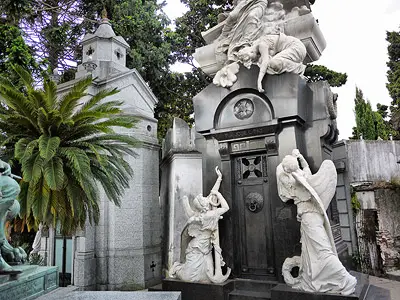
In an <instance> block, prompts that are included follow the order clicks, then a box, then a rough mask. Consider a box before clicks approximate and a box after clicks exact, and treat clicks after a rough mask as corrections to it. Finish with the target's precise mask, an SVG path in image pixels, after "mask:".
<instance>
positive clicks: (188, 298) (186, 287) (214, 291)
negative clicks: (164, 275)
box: [162, 279, 234, 300]
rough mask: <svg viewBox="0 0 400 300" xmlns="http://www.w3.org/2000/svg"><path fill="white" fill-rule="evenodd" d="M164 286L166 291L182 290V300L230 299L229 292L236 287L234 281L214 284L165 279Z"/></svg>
mask: <svg viewBox="0 0 400 300" xmlns="http://www.w3.org/2000/svg"><path fill="white" fill-rule="evenodd" d="M162 288H163V290H164V291H181V292H182V300H205V299H207V300H228V294H229V293H230V292H231V291H232V290H233V289H234V281H233V280H227V281H226V282H224V283H221V284H214V283H198V282H184V281H180V280H174V279H164V280H163V282H162Z"/></svg>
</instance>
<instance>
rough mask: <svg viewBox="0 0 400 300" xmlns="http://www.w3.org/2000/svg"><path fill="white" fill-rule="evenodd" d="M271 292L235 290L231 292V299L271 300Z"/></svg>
mask: <svg viewBox="0 0 400 300" xmlns="http://www.w3.org/2000/svg"><path fill="white" fill-rule="evenodd" d="M270 299H271V292H255V291H248V290H233V291H232V292H230V293H229V300H270Z"/></svg>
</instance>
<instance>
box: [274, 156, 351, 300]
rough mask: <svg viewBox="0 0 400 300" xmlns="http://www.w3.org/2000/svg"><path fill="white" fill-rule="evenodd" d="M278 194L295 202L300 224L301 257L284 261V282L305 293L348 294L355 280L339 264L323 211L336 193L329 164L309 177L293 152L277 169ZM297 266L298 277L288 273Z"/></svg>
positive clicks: (334, 178)
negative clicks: (298, 269)
mask: <svg viewBox="0 0 400 300" xmlns="http://www.w3.org/2000/svg"><path fill="white" fill-rule="evenodd" d="M276 176H277V181H278V193H279V197H280V198H281V199H282V201H284V202H286V201H288V200H290V199H293V200H294V203H295V204H296V205H297V218H298V220H299V221H300V222H301V225H300V232H301V256H300V257H298V256H295V257H292V258H287V259H286V260H285V262H284V263H283V267H282V273H283V276H284V279H285V282H286V283H287V284H288V285H289V286H291V287H292V288H294V289H298V290H303V291H306V292H320V293H338V294H342V295H350V294H352V293H353V292H354V289H355V286H356V284H357V280H356V278H355V277H353V276H351V275H350V274H349V273H348V272H347V271H346V269H345V268H344V266H343V265H342V263H341V262H340V260H339V258H338V256H337V253H336V248H335V242H334V240H333V236H332V230H331V227H330V224H329V220H328V216H327V215H326V209H327V208H328V206H329V203H330V202H331V200H332V197H333V196H334V194H335V190H336V182H337V174H336V168H335V165H334V164H333V162H332V161H330V160H325V161H324V162H323V163H322V164H321V167H320V169H319V170H318V172H317V173H316V174H314V175H313V174H311V171H310V168H309V166H308V163H307V161H306V160H305V159H304V157H303V155H301V154H300V152H299V150H297V149H295V150H293V152H292V155H287V156H285V158H284V159H283V160H282V163H281V164H279V166H278V167H277V169H276ZM294 266H299V267H300V271H299V276H298V277H296V278H293V277H292V276H291V274H290V271H291V269H292V268H293V267H294Z"/></svg>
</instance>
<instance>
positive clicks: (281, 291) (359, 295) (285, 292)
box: [271, 271, 369, 300]
mask: <svg viewBox="0 0 400 300" xmlns="http://www.w3.org/2000/svg"><path fill="white" fill-rule="evenodd" d="M350 274H351V275H353V276H355V277H356V278H357V285H356V290H355V292H354V293H353V294H352V295H348V296H343V295H339V294H328V293H308V292H303V291H299V290H295V289H292V288H291V287H289V286H288V285H286V284H278V285H277V286H275V287H274V288H272V289H271V296H272V299H279V300H361V299H365V296H366V294H367V293H368V288H369V276H368V275H366V274H362V273H358V272H353V271H352V272H350Z"/></svg>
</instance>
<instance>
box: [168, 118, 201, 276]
mask: <svg viewBox="0 0 400 300" xmlns="http://www.w3.org/2000/svg"><path fill="white" fill-rule="evenodd" d="M202 188H203V182H202V155H201V153H200V152H198V151H196V150H195V143H194V130H191V129H190V128H189V126H188V125H187V124H186V122H185V121H183V120H181V119H179V118H175V119H174V121H173V127H172V128H171V129H170V130H169V131H168V133H167V135H166V138H165V140H164V142H163V147H162V162H161V193H160V201H161V207H162V212H163V214H162V224H163V226H164V231H163V241H164V248H163V266H162V267H163V273H164V275H165V276H168V271H169V270H170V268H171V267H172V265H173V263H174V262H179V261H180V254H181V248H180V241H181V233H182V230H183V229H184V227H185V224H186V221H187V216H186V215H185V212H184V209H183V205H182V197H183V196H187V197H188V198H189V201H190V202H191V201H193V199H194V198H195V197H196V196H197V195H198V194H201V193H202Z"/></svg>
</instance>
